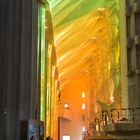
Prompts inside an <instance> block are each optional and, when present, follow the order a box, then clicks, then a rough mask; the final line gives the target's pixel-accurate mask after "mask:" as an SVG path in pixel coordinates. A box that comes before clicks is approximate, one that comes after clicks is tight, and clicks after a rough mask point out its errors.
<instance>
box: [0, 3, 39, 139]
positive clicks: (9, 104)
mask: <svg viewBox="0 0 140 140" xmlns="http://www.w3.org/2000/svg"><path fill="white" fill-rule="evenodd" d="M37 10H38V6H37V3H36V0H7V1H5V0H1V1H0V64H1V66H0V74H1V75H0V94H1V95H2V96H1V97H2V98H1V99H2V101H0V102H1V103H0V108H1V112H0V121H1V123H0V139H1V140H19V139H20V138H19V133H20V121H21V120H27V119H29V118H36V116H37V115H36V114H39V111H38V110H37V109H38V108H39V107H37V106H39V105H36V102H35V101H36V98H37V97H39V96H38V94H39V93H37V92H36V87H37V80H36V78H37V77H36V75H37V71H36V70H37V63H36V62H37V29H38V24H37V18H38V11H37ZM1 99H0V100H1ZM38 100H40V99H38ZM36 112H37V113H36ZM38 116H39V115H38ZM38 119H39V118H38Z"/></svg>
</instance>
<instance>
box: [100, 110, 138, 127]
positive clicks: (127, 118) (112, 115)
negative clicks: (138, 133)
mask: <svg viewBox="0 0 140 140" xmlns="http://www.w3.org/2000/svg"><path fill="white" fill-rule="evenodd" d="M135 122H140V108H121V109H111V110H110V111H103V112H102V113H101V117H100V123H102V124H103V125H106V124H111V123H135Z"/></svg>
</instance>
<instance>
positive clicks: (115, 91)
mask: <svg viewBox="0 0 140 140" xmlns="http://www.w3.org/2000/svg"><path fill="white" fill-rule="evenodd" d="M50 4H51V7H52V13H53V24H54V33H55V42H56V51H57V59H58V68H59V76H60V81H61V88H62V91H63V89H65V88H66V87H67V86H70V81H72V80H77V79H76V78H75V77H76V75H80V74H81V75H82V74H85V73H87V75H88V76H87V77H88V81H89V87H88V88H89V92H90V93H91V94H90V96H91V110H90V111H91V117H92V114H94V113H96V112H98V111H100V107H101V106H103V105H104V104H110V105H112V107H117V106H119V105H120V98H121V95H120V88H121V87H120V45H119V0H52V1H51V2H50ZM81 79H82V76H81V78H79V79H78V80H79V81H80V80H81ZM73 92H74V89H71V93H73ZM62 94H63V93H62ZM62 100H63V99H62ZM97 102H98V103H97ZM92 103H93V104H92ZM98 104H100V107H99V106H98Z"/></svg>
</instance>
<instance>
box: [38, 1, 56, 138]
mask: <svg viewBox="0 0 140 140" xmlns="http://www.w3.org/2000/svg"><path fill="white" fill-rule="evenodd" d="M38 12H39V13H38V15H39V16H38V48H40V49H38V55H39V56H40V62H38V67H39V63H40V66H41V67H40V78H41V79H40V81H41V83H40V85H41V88H40V90H41V107H40V119H41V121H43V122H44V125H45V132H46V133H45V137H47V136H51V137H53V138H54V139H57V124H58V120H57V119H58V118H57V117H58V107H57V106H58V89H57V82H58V78H57V75H58V74H57V68H56V54H55V49H54V48H55V47H54V41H53V28H52V18H51V12H50V8H49V3H46V4H45V5H40V7H39V11H38ZM39 51H40V52H39ZM39 56H38V57H39Z"/></svg>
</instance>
